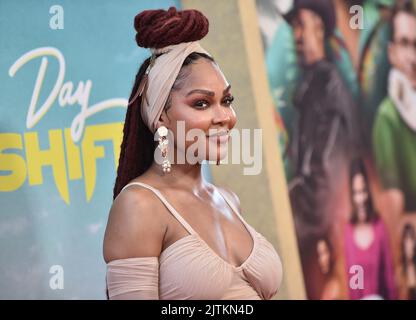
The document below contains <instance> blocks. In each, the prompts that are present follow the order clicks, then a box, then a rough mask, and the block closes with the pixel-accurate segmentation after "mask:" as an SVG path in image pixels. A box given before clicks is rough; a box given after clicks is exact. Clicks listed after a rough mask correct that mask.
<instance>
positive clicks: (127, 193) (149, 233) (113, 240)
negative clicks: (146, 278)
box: [103, 186, 167, 262]
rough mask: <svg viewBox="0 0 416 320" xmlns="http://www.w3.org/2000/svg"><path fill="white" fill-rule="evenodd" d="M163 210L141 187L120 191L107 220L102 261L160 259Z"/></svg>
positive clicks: (162, 235) (163, 232) (154, 196)
mask: <svg viewBox="0 0 416 320" xmlns="http://www.w3.org/2000/svg"><path fill="white" fill-rule="evenodd" d="M163 209H164V207H163V204H162V203H161V202H160V200H159V199H158V198H157V197H156V195H155V194H153V192H152V191H150V190H148V189H145V188H143V187H140V186H129V187H128V188H126V189H125V190H123V191H122V192H120V194H119V195H118V196H117V197H116V199H115V200H114V202H113V204H112V206H111V209H110V213H109V217H108V222H107V228H106V231H105V236H104V246H103V254H104V260H105V261H106V262H109V261H112V260H117V259H125V258H135V257H154V256H159V255H160V252H161V250H162V245H163V239H164V235H165V232H166V228H167V223H166V219H164V218H163V216H164V215H163V214H162V212H163Z"/></svg>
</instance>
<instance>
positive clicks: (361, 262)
mask: <svg viewBox="0 0 416 320" xmlns="http://www.w3.org/2000/svg"><path fill="white" fill-rule="evenodd" d="M350 174H351V176H350V186H351V190H350V192H351V203H352V213H351V217H350V221H349V222H348V223H347V224H346V227H345V233H344V244H345V262H346V273H347V275H348V276H349V279H348V281H347V282H348V286H349V297H350V299H353V300H358V299H369V297H371V296H380V297H382V298H383V299H389V300H394V299H396V298H397V293H396V285H395V282H394V266H393V260H392V254H391V249H390V245H391V244H390V239H389V235H388V232H387V229H386V227H385V225H384V222H383V221H382V219H381V217H380V216H379V215H378V213H377V212H376V210H375V208H374V204H373V200H372V196H371V190H370V185H369V181H368V177H367V173H366V168H365V166H364V163H363V162H362V161H360V160H357V161H354V162H353V163H352V165H351V171H350ZM356 266H359V267H360V270H361V271H362V273H361V271H358V273H351V270H355V269H354V268H355V267H356ZM361 268H362V269H361ZM356 280H357V283H358V285H357V286H355V285H354V283H352V282H355V281H356Z"/></svg>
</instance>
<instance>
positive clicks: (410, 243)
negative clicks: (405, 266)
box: [403, 232, 415, 261]
mask: <svg viewBox="0 0 416 320" xmlns="http://www.w3.org/2000/svg"><path fill="white" fill-rule="evenodd" d="M403 242H404V255H405V257H406V260H407V261H412V260H413V254H414V249H415V239H414V237H413V236H412V234H411V233H410V232H407V233H406V235H405V237H404V239H403Z"/></svg>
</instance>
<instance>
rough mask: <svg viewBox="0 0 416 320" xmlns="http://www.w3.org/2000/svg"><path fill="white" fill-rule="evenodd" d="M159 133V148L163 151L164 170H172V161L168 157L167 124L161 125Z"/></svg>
mask: <svg viewBox="0 0 416 320" xmlns="http://www.w3.org/2000/svg"><path fill="white" fill-rule="evenodd" d="M157 134H158V135H159V144H158V146H157V147H158V148H159V149H160V152H161V153H162V158H163V162H162V170H163V172H165V173H166V172H170V161H169V159H168V143H169V140H168V138H167V137H168V129H167V128H166V127H165V126H160V127H159V128H158V129H157Z"/></svg>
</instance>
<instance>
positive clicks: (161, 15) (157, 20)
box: [134, 7, 209, 49]
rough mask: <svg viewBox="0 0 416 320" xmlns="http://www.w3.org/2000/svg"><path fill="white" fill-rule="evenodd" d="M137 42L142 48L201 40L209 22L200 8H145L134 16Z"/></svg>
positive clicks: (206, 31)
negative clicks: (178, 9) (179, 9)
mask: <svg viewBox="0 0 416 320" xmlns="http://www.w3.org/2000/svg"><path fill="white" fill-rule="evenodd" d="M134 29H135V30H136V32H137V34H136V42H137V45H138V46H139V47H142V48H155V49H158V48H163V47H166V46H170V45H175V44H179V43H182V42H191V41H198V40H201V39H202V38H203V37H204V36H205V35H206V34H207V33H208V29H209V22H208V19H207V17H205V16H204V15H203V14H202V13H201V12H200V11H198V10H181V11H177V10H176V8H175V7H170V8H169V10H145V11H143V12H141V13H139V14H138V15H136V17H135V18H134Z"/></svg>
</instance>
